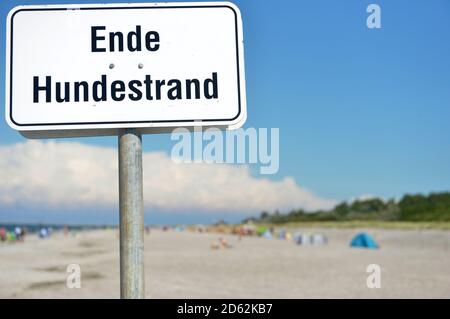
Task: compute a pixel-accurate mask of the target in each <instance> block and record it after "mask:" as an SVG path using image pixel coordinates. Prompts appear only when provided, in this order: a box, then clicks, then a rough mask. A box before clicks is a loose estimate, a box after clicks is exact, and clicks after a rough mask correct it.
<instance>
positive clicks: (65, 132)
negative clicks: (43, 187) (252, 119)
mask: <svg viewBox="0 0 450 319" xmlns="http://www.w3.org/2000/svg"><path fill="white" fill-rule="evenodd" d="M6 50H7V52H6V59H7V68H6V72H7V74H6V112H5V115H6V121H7V122H8V124H9V125H10V126H11V127H12V128H13V129H15V130H18V131H20V132H21V133H22V134H23V135H25V136H27V137H32V138H46V137H66V136H91V135H115V134H117V133H118V132H119V130H120V129H123V128H139V130H140V131H141V132H142V133H158V132H167V131H170V130H171V129H173V128H175V127H186V128H193V127H196V126H201V127H219V128H224V129H225V128H226V129H232V128H238V127H240V126H241V125H242V124H243V123H244V122H245V119H246V97H245V76H244V51H243V32H242V19H241V15H240V12H239V9H238V8H237V7H236V6H235V5H234V4H232V3H229V2H214V3H210V2H201V3H193V2H191V3H139V4H98V5H94V4H88V5H51V6H50V5H41V6H19V7H16V8H14V9H13V10H11V11H10V12H9V14H8V18H7V48H6Z"/></svg>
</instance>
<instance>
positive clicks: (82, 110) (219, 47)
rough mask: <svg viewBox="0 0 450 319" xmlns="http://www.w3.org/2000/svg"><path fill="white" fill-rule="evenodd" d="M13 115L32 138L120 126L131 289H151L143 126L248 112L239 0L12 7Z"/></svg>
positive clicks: (123, 238) (8, 97)
mask: <svg viewBox="0 0 450 319" xmlns="http://www.w3.org/2000/svg"><path fill="white" fill-rule="evenodd" d="M6 26H7V38H6V81H5V82H6V88H5V93H6V94H5V102H6V103H5V119H6V122H7V123H8V125H9V126H10V127H11V128H13V129H15V130H17V131H19V132H20V133H21V134H22V135H24V136H25V137H27V138H55V137H84V136H101V135H111V136H118V144H119V193H120V195H119V202H120V203H119V205H120V275H121V278H120V286H121V289H120V292H121V293H120V295H121V297H122V298H144V297H145V287H144V204H143V180H142V138H141V134H156V133H167V132H171V131H172V130H174V129H176V128H186V129H188V130H191V131H192V130H194V129H195V128H198V127H200V128H201V129H203V130H205V129H207V128H219V129H222V130H231V129H237V128H239V127H241V126H242V125H243V124H244V122H245V120H246V118H247V108H246V94H245V72H244V45H243V42H244V40H243V30H242V18H241V14H240V11H239V9H238V7H237V6H236V5H234V4H232V3H229V2H198V3H196V2H189V3H182V2H176V3H136V4H133V3H127V4H116V3H115V4H73V5H36V6H18V7H15V8H13V9H12V10H11V11H10V12H9V14H8V17H7V22H6Z"/></svg>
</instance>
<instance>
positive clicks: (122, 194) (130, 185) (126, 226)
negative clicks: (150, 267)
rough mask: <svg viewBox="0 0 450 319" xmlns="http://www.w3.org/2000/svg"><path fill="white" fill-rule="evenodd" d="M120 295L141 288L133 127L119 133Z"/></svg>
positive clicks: (138, 164) (138, 159) (132, 295)
mask: <svg viewBox="0 0 450 319" xmlns="http://www.w3.org/2000/svg"><path fill="white" fill-rule="evenodd" d="M119 204H120V297H121V298H123V299H140V298H144V297H145V288H144V205H143V192H142V138H141V134H140V133H139V132H137V131H136V130H135V129H125V130H123V131H122V132H120V134H119Z"/></svg>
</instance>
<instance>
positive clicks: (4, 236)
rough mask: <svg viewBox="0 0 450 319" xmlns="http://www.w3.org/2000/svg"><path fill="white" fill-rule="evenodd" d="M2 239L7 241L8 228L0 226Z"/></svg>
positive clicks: (0, 239)
mask: <svg viewBox="0 0 450 319" xmlns="http://www.w3.org/2000/svg"><path fill="white" fill-rule="evenodd" d="M0 241H6V228H5V227H2V228H0Z"/></svg>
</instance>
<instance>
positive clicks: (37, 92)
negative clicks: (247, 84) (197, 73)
mask: <svg viewBox="0 0 450 319" xmlns="http://www.w3.org/2000/svg"><path fill="white" fill-rule="evenodd" d="M101 31H106V27H105V26H92V27H91V51H92V52H93V53H97V52H107V50H109V51H110V52H115V51H119V52H123V51H124V48H125V47H126V48H127V49H128V51H129V52H137V51H141V50H142V48H143V47H145V49H146V50H147V51H149V52H155V51H157V50H159V48H160V36H159V33H158V32H157V31H148V32H147V33H146V34H145V35H144V36H142V28H141V26H140V25H137V26H136V28H135V30H134V31H130V32H128V34H127V35H126V36H125V35H124V34H123V32H120V31H115V32H109V33H108V36H107V35H106V34H105V33H102V32H101ZM107 38H108V41H109V43H108V45H106V44H105V43H104V42H105V41H106V39H107ZM125 40H126V45H125ZM142 42H144V46H143V45H142ZM109 82H110V84H109ZM41 95H44V97H45V102H46V103H52V102H53V101H56V102H57V103H65V102H89V101H91V99H92V100H93V101H94V102H106V101H109V100H113V101H116V102H120V101H124V100H129V101H140V100H142V99H145V100H147V101H152V100H164V99H168V100H181V99H183V98H185V99H188V100H190V99H201V98H202V97H203V98H205V99H207V100H210V99H218V98H219V92H218V75H217V72H212V73H211V77H210V78H206V79H203V80H200V79H196V78H190V79H184V80H180V79H155V80H154V79H152V76H151V75H150V74H147V75H145V77H144V79H141V80H137V79H135V80H131V81H128V82H124V81H121V80H113V81H109V80H108V77H107V75H106V74H102V75H101V76H100V80H98V81H94V82H93V83H88V82H87V81H76V82H73V83H71V82H59V81H53V79H52V76H51V75H46V76H45V77H44V78H43V79H41V77H40V76H33V103H40V102H42V99H41V98H40V96H41Z"/></svg>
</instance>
